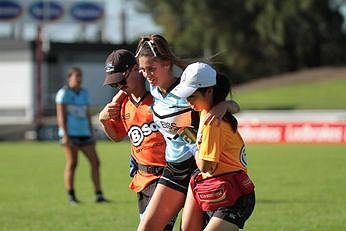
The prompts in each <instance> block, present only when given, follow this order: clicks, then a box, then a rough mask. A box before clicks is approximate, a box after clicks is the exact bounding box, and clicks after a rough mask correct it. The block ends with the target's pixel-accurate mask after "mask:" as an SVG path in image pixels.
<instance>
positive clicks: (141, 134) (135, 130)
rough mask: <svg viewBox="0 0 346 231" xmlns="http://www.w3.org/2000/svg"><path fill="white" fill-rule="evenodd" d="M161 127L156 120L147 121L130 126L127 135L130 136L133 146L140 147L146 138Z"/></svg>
mask: <svg viewBox="0 0 346 231" xmlns="http://www.w3.org/2000/svg"><path fill="white" fill-rule="evenodd" d="M158 130H159V129H158V127H157V125H156V124H155V123H154V122H151V123H149V124H147V123H145V124H143V125H142V126H137V125H133V126H131V127H130V129H129V131H128V132H127V135H128V136H129V138H130V140H131V142H132V144H133V146H135V147H138V146H139V145H141V143H142V142H143V140H144V138H145V137H147V136H150V135H151V134H152V133H153V132H157V131H158Z"/></svg>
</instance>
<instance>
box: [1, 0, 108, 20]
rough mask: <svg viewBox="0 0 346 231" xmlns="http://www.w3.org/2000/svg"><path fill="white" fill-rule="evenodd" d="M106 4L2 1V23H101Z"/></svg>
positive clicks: (20, 0)
mask: <svg viewBox="0 0 346 231" xmlns="http://www.w3.org/2000/svg"><path fill="white" fill-rule="evenodd" d="M104 17H105V9H104V2H96V1H62V0H60V1H53V0H52V1H48V0H45V1H37V0H36V1H35V0H0V23H17V22H22V23H23V22H25V23H27V22H32V23H85V24H90V23H92V24H94V23H101V22H102V21H103V20H104Z"/></svg>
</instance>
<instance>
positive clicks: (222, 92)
mask: <svg viewBox="0 0 346 231" xmlns="http://www.w3.org/2000/svg"><path fill="white" fill-rule="evenodd" d="M208 88H212V89H213V104H212V106H214V105H216V104H218V103H220V102H222V101H225V100H226V97H227V95H228V94H230V96H232V91H231V84H230V82H229V80H228V78H227V76H226V75H224V74H222V73H217V74H216V85H215V86H212V87H205V88H198V89H197V91H200V92H202V93H204V92H206V91H207V89H208ZM223 120H225V121H227V122H228V123H229V124H230V125H231V127H232V131H233V132H236V130H237V128H238V121H237V119H236V118H235V117H234V116H233V115H232V113H230V112H229V111H227V112H226V114H225V115H224V117H223Z"/></svg>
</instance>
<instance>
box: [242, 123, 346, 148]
mask: <svg viewBox="0 0 346 231" xmlns="http://www.w3.org/2000/svg"><path fill="white" fill-rule="evenodd" d="M239 132H240V134H241V135H242V136H243V138H244V140H245V142H247V143H346V121H344V122H342V121H340V122H329V121H321V122H315V121H311V122H308V121H306V122H280V123H276V122H263V123H244V122H241V123H239Z"/></svg>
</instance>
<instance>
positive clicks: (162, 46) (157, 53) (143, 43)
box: [136, 34, 193, 69]
mask: <svg viewBox="0 0 346 231" xmlns="http://www.w3.org/2000/svg"><path fill="white" fill-rule="evenodd" d="M142 56H149V57H154V58H157V59H159V60H161V61H169V62H171V63H172V64H175V65H177V66H178V67H180V68H182V69H185V68H186V66H187V65H189V64H190V63H192V62H193V61H192V60H189V59H181V58H178V57H177V56H175V54H174V53H173V52H172V51H171V50H170V49H169V45H168V42H167V40H166V39H165V38H164V37H163V36H162V35H158V34H153V35H148V36H143V37H142V38H141V40H140V41H139V43H138V46H137V49H136V58H139V57H142Z"/></svg>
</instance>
